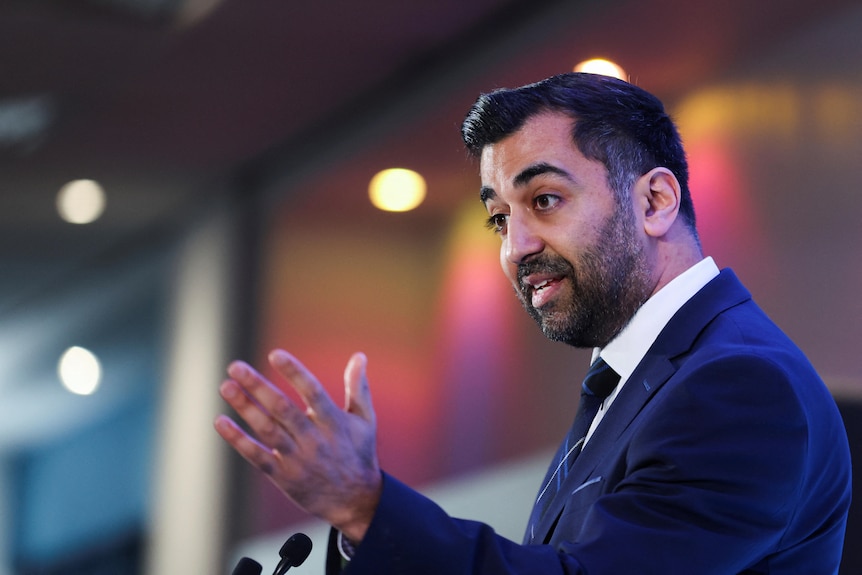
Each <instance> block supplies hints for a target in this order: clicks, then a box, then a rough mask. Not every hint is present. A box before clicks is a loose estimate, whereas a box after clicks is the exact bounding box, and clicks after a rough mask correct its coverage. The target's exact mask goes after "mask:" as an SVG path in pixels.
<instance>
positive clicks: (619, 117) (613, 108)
mask: <svg viewBox="0 0 862 575" xmlns="http://www.w3.org/2000/svg"><path fill="white" fill-rule="evenodd" d="M546 111H551V112H562V113H564V114H566V115H568V116H570V117H571V118H572V120H573V130H572V139H573V140H574V144H575V145H576V146H577V148H578V150H580V152H581V153H582V154H583V155H584V156H585V157H586V158H588V159H591V160H596V161H599V162H601V163H602V164H604V166H605V168H606V169H607V170H608V181H609V183H610V186H611V188H612V189H613V190H614V192H615V194H616V195H617V198H618V200H619V201H622V200H623V199H624V198H626V197H627V195H628V192H629V190H630V188H631V186H632V184H634V182H635V180H636V179H637V178H639V177H640V176H642V175H643V174H645V173H647V172H648V171H650V170H651V169H653V168H656V167H659V166H661V167H664V168H667V169H669V170H670V171H671V172H673V174H674V175H675V176H676V178H677V180H679V183H680V186H681V188H682V194H681V196H682V197H681V200H680V214H681V215H682V217H683V220H684V221H685V223H686V224H688V227H689V228H691V230H692V232H693V233H695V237H696V230H695V216H694V206H693V205H692V201H691V194H690V192H689V189H688V163H687V162H686V159H685V150H684V149H683V146H682V140H681V139H680V137H679V132H678V131H677V129H676V126H674V124H673V121H672V120H671V118H670V116H668V114H667V113H666V112H665V110H664V106H663V105H662V103H661V101H660V100H659V99H658V98H656V97H655V96H653V95H652V94H650V93H649V92H647V91H645V90H643V89H641V88H638V87H637V86H634V85H632V84H629V83H628V82H624V81H622V80H617V79H616V78H610V77H608V76H602V75H598V74H585V73H570V74H561V75H559V76H552V77H551V78H548V79H547V80H543V81H541V82H537V83H535V84H529V85H527V86H522V87H521V88H515V89H501V90H497V91H494V92H491V93H489V94H482V95H481V96H480V97H479V99H478V100H476V103H475V104H473V107H472V108H471V109H470V112H469V113H468V114H467V117H466V118H465V120H464V124H463V125H462V127H461V137H462V138H463V139H464V144H465V145H466V146H467V149H468V151H469V152H470V153H471V154H472V155H473V156H476V157H478V156H480V155H481V153H482V150H483V149H484V147H485V146H487V145H489V144H494V143H496V142H499V141H500V140H502V139H504V138H506V137H507V136H509V135H511V134H513V133H514V132H516V131H517V130H518V129H519V128H520V127H521V126H522V125H523V124H524V122H526V121H527V119H528V118H530V117H532V116H535V115H536V114H539V113H541V112H546Z"/></svg>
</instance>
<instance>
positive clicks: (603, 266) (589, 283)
mask: <svg viewBox="0 0 862 575" xmlns="http://www.w3.org/2000/svg"><path fill="white" fill-rule="evenodd" d="M533 273H548V274H552V275H555V276H558V277H560V278H565V279H568V280H569V281H568V283H569V289H570V293H569V294H568V296H566V295H565V294H563V297H561V298H558V299H557V300H555V301H551V302H548V303H547V304H545V305H543V306H542V307H541V308H536V307H533V305H532V303H531V291H532V288H531V287H530V286H529V285H527V284H526V283H525V282H524V281H523V278H525V277H526V276H528V275H530V274H533ZM650 276H651V274H650V270H649V266H648V263H647V259H646V255H645V254H644V249H643V246H642V245H641V244H640V243H639V242H638V241H637V238H635V235H634V214H632V212H631V210H630V209H625V208H623V207H622V206H620V207H619V209H617V210H615V211H614V213H613V214H612V215H611V216H610V217H609V218H608V219H607V220H606V221H605V223H604V225H603V226H602V228H601V230H600V231H599V237H598V239H597V240H596V242H595V243H594V244H593V245H592V246H590V247H588V248H587V249H586V250H585V251H584V252H583V253H582V254H581V255H580V256H578V258H577V260H576V261H575V262H569V261H568V260H567V259H565V258H563V257H562V256H560V255H557V254H544V253H543V254H540V255H538V256H536V257H535V258H533V259H529V260H528V261H526V262H524V263H522V264H521V265H519V266H518V285H517V287H516V288H515V292H516V294H517V296H518V299H519V300H520V301H521V304H522V305H523V306H524V309H525V310H527V313H528V314H529V315H530V317H532V318H533V319H534V320H535V321H536V323H537V324H538V325H539V327H540V328H541V329H542V333H544V334H545V337H547V338H548V339H551V340H553V341H560V342H563V343H567V344H569V345H571V346H574V347H586V348H590V347H604V346H605V345H607V344H608V342H610V341H611V340H612V339H613V338H614V337H616V335H617V334H618V333H619V332H620V331H622V329H623V328H624V327H625V326H626V325H627V324H628V322H629V321H630V320H631V318H632V316H634V314H635V312H636V311H637V310H638V308H640V307H641V306H642V305H643V303H644V302H645V301H646V300H647V299H648V298H649V296H650V294H651V293H652V290H653V287H654V283H653V282H652V280H651V277H650Z"/></svg>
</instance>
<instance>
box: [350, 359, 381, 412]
mask: <svg viewBox="0 0 862 575" xmlns="http://www.w3.org/2000/svg"><path fill="white" fill-rule="evenodd" d="M367 367H368V358H367V357H365V354H364V353H355V354H353V356H352V357H351V358H350V361H349V362H347V367H346V368H345V369H344V410H345V411H347V412H349V413H354V414H356V415H358V416H360V417H362V418H363V419H365V420H366V421H369V422H371V423H374V407H373V405H372V402H371V389H370V388H369V385H368V377H367V375H366V368H367Z"/></svg>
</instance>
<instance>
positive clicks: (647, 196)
mask: <svg viewBox="0 0 862 575" xmlns="http://www.w3.org/2000/svg"><path fill="white" fill-rule="evenodd" d="M635 190H636V194H637V202H636V204H635V205H637V206H639V208H640V209H641V210H642V211H641V214H640V215H641V216H642V217H643V226H644V231H645V232H646V233H647V235H648V236H651V237H654V238H659V237H662V236H664V235H665V234H667V233H668V231H669V230H670V228H671V226H672V225H673V223H674V222H675V221H676V219H677V215H678V214H679V202H680V194H681V191H680V185H679V180H677V179H676V176H674V175H673V172H671V171H670V170H668V169H667V168H661V167H659V168H653V169H652V170H650V171H649V172H647V173H646V174H644V175H643V176H641V177H640V179H639V180H638V182H637V184H636V185H635Z"/></svg>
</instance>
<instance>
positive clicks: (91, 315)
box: [0, 0, 862, 575]
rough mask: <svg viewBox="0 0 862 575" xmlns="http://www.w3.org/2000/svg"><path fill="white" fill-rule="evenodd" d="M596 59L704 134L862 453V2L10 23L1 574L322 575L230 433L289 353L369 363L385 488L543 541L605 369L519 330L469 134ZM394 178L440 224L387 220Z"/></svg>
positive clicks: (72, 4)
mask: <svg viewBox="0 0 862 575" xmlns="http://www.w3.org/2000/svg"><path fill="white" fill-rule="evenodd" d="M596 57H602V58H607V59H611V60H613V61H614V62H616V63H617V64H618V65H620V66H622V68H624V70H625V74H626V76H627V77H628V78H629V79H630V81H632V82H633V83H636V84H638V85H640V86H642V87H644V88H646V89H647V90H650V91H651V92H653V93H655V94H656V95H658V96H659V97H660V98H662V99H663V100H664V101H665V103H666V104H667V106H668V108H669V110H670V111H671V112H672V114H673V115H674V116H675V118H676V119H677V121H678V123H679V125H680V128H681V132H682V134H683V138H684V140H685V141H686V144H687V147H688V150H689V156H690V163H691V172H692V181H691V188H692V191H693V195H694V199H695V204H696V207H697V208H698V216H699V223H700V229H701V236H702V240H703V245H704V248H705V250H706V251H707V252H708V253H709V254H711V255H712V256H713V257H714V258H715V259H716V261H717V263H718V264H719V266H720V267H727V266H729V267H733V268H734V269H735V271H736V272H737V274H738V275H739V276H740V277H741V278H742V280H743V281H744V282H745V283H746V284H747V285H748V287H749V288H750V289H751V291H752V293H753V295H754V297H755V299H756V300H757V301H758V302H759V303H760V304H761V306H762V307H763V308H765V309H766V311H767V312H768V313H769V314H770V315H771V316H772V317H773V318H774V319H775V320H776V322H777V323H778V324H779V325H781V326H782V327H783V328H784V329H785V330H786V331H787V332H788V334H789V335H790V336H791V337H792V338H793V339H794V340H795V341H796V342H797V343H798V344H799V345H800V346H801V347H802V348H803V350H804V351H805V352H806V353H807V354H808V355H809V357H810V359H811V360H812V362H813V363H814V364H815V366H816V367H817V368H818V370H819V371H820V373H821V374H822V376H823V377H824V379H825V381H826V382H827V384H828V385H829V387H830V389H831V390H832V391H833V394H834V395H835V397H836V399H837V400H838V402H839V406H840V408H841V410H842V413H843V414H844V416H845V421H846V424H847V427H848V432H849V433H850V436H851V442H852V444H853V448H854V450H855V451H856V453H858V452H859V449H860V445H862V424H860V417H862V403H860V402H862V360H860V354H859V352H858V349H857V348H858V345H859V343H860V342H862V322H860V319H862V299H860V295H859V294H860V293H862V266H860V263H859V262H860V246H862V197H860V194H859V190H860V188H862V162H860V159H859V158H860V152H862V5H860V4H859V3H858V2H855V1H851V0H816V1H815V0H764V1H761V2H750V1H745V2H743V1H741V0H721V1H718V0H699V1H697V2H691V1H686V0H640V1H634V0H607V1H604V2H598V1H587V0H579V1H578V0H567V1H560V0H474V1H471V2H463V1H460V2H455V1H452V0H438V1H436V2H433V3H432V2H395V1H392V0H388V1H387V0H368V1H366V2H352V3H350V2H337V1H336V2H326V3H311V4H299V3H295V2H290V1H288V0H244V1H242V0H4V1H3V3H2V4H0V374H2V375H0V575H12V574H14V575H30V574H55V573H56V574H59V573H65V574H68V573H87V574H97V575H99V574H106V575H107V574H138V573H140V574H148V575H151V574H172V573H228V572H229V571H230V570H231V568H232V566H233V565H234V564H235V562H236V559H237V558H238V557H239V556H240V555H243V554H245V555H250V556H253V557H255V558H256V559H258V560H259V561H260V562H261V563H264V565H265V567H268V568H270V569H271V566H274V564H275V562H276V561H275V560H276V559H278V555H277V552H278V549H279V547H280V545H281V542H283V541H284V539H285V538H286V537H287V536H288V535H290V534H291V533H293V532H295V531H297V530H300V529H301V530H304V531H306V532H308V533H309V534H310V535H312V539H313V540H314V543H315V551H314V552H313V554H312V558H311V559H309V562H308V563H307V564H306V565H303V566H302V567H300V568H299V569H297V572H302V570H305V572H309V573H312V572H322V571H321V570H320V567H319V565H320V564H322V550H323V548H324V547H325V534H326V529H325V526H322V525H319V524H317V523H315V522H309V518H308V517H306V516H305V515H303V514H302V513H301V512H298V511H296V510H295V509H294V508H293V507H292V506H291V504H290V503H289V502H287V501H285V500H284V499H283V498H282V497H281V496H280V495H279V494H278V493H277V492H276V491H275V489H274V488H273V487H272V486H271V485H269V483H268V482H267V481H266V480H264V479H262V478H261V477H260V476H259V475H258V474H257V473H256V472H254V471H252V470H251V468H250V467H249V466H248V465H246V464H245V462H243V461H242V460H241V459H240V458H239V457H238V456H236V455H235V454H233V453H231V452H229V450H228V449H227V448H226V446H224V445H223V444H222V443H221V440H220V439H219V438H218V437H217V435H216V434H215V432H214V431H213V430H212V419H213V418H214V417H215V415H216V414H218V413H221V412H223V411H224V410H225V406H224V404H223V403H222V402H221V401H220V399H219V398H218V395H217V387H218V385H219V383H220V382H221V380H222V378H223V373H224V367H225V366H226V364H227V363H228V362H229V361H230V359H232V358H237V357H239V358H244V359H247V360H249V361H251V362H254V363H255V364H257V365H261V366H263V364H264V358H265V355H266V353H267V351H268V350H269V349H271V348H273V347H276V346H278V347H284V348H286V349H289V350H291V351H292V352H294V353H295V354H296V355H297V356H299V357H300V358H301V359H302V360H303V361H304V362H305V363H306V365H308V366H309V367H310V368H311V369H312V370H314V371H315V372H316V373H317V374H318V375H319V376H320V377H321V379H322V380H323V381H325V383H326V385H327V388H328V389H329V390H330V391H331V392H332V394H333V395H334V396H335V397H336V400H337V401H339V402H340V401H341V397H342V392H341V389H342V383H341V381H342V371H343V368H344V365H345V363H346V361H347V359H348V357H349V356H350V354H351V353H352V352H353V351H357V350H362V351H365V352H366V353H367V355H368V356H369V360H370V364H369V376H370V379H371V383H372V392H373V394H374V399H375V405H376V408H377V413H378V419H379V422H380V456H381V460H382V464H383V466H384V467H385V468H386V469H387V470H388V471H389V472H391V473H392V474H394V475H396V476H398V477H399V478H401V479H402V480H404V481H406V482H408V483H410V484H412V485H414V486H416V487H417V488H419V489H421V490H423V491H426V492H428V493H430V494H432V495H434V496H435V497H437V498H439V500H440V501H441V502H442V503H443V504H444V506H446V507H447V509H449V510H450V511H452V512H453V513H457V514H459V515H462V516H468V517H470V518H475V519H482V520H486V521H488V522H490V523H491V524H492V525H494V526H495V527H496V528H498V529H499V531H500V532H502V533H504V534H506V535H509V536H511V537H513V538H515V539H519V538H520V535H521V533H520V530H521V529H522V528H523V525H524V523H525V520H526V516H527V513H528V509H529V501H530V499H531V498H532V497H533V496H534V495H535V492H536V489H537V487H538V482H539V481H540V479H541V477H542V474H543V473H544V469H545V466H546V464H547V459H548V457H549V452H550V451H551V450H553V448H554V447H555V446H556V444H557V441H558V439H559V437H561V435H562V434H563V433H564V432H565V429H567V427H568V425H569V422H570V420H571V417H572V414H573V407H574V405H575V404H576V402H577V389H576V384H575V383H573V382H578V381H579V380H580V378H581V376H582V375H583V373H584V372H585V370H586V362H587V361H588V356H587V355H586V352H583V351H575V350H570V349H568V348H566V347H565V346H562V345H560V344H554V343H550V342H547V341H546V340H544V338H543V337H542V336H541V334H540V333H539V331H538V330H537V329H536V328H535V326H534V325H532V323H531V322H530V320H529V319H528V318H526V316H525V314H524V313H523V312H522V311H521V310H520V308H519V306H518V304H517V303H516V301H515V298H514V297H513V296H512V294H511V288H510V287H508V284H507V283H506V281H505V280H504V278H503V275H502V273H501V272H500V270H499V269H498V263H497V250H498V239H497V238H496V237H494V236H493V234H491V233H490V232H488V231H487V230H485V229H484V228H483V225H482V224H483V210H482V208H481V204H480V203H479V201H478V187H479V180H478V176H477V166H476V165H475V164H474V163H473V162H472V161H470V160H469V159H468V158H467V157H466V154H465V153H464V151H463V149H462V146H461V142H460V138H459V132H458V129H459V125H460V122H461V119H462V118H463V116H464V114H465V112H466V110H467V109H468V108H469V106H470V105H471V104H472V102H473V101H474V100H475V98H476V97H477V95H478V94H479V93H480V92H485V91H490V90H492V89H494V88H497V87H502V86H508V87H513V86H517V85H521V84H525V83H528V82H532V81H536V80H539V79H542V78H544V77H546V76H549V75H552V74H556V73H560V72H566V71H569V70H571V69H572V68H573V67H574V66H575V65H577V64H578V63H579V62H581V61H583V60H587V59H590V58H596ZM387 168H402V169H409V170H413V171H415V172H417V173H418V174H420V175H421V176H422V178H423V179H424V182H425V184H426V190H427V192H426V195H425V198H424V201H423V202H422V203H421V204H420V205H418V207H416V208H415V209H412V210H410V211H404V212H389V211H383V210H381V209H379V208H377V207H375V206H374V205H372V203H371V202H370V200H369V193H368V188H369V182H370V181H371V179H372V178H373V177H374V176H375V174H377V173H378V172H379V171H381V170H384V169H387ZM72 182H74V185H71V186H67V184H70V183H72ZM61 190H63V191H62V193H61ZM82 198H83V200H82ZM67 201H69V202H71V203H66V202H67ZM82 201H83V204H82V203H81V202H82ZM85 222H90V223H85ZM859 457H860V456H858V455H857V459H859ZM860 473H862V472H860ZM860 473H857V476H858V475H860ZM857 485H858V480H857ZM856 508H857V509H858V508H859V505H858V504H857V505H856ZM860 537H862V521H860V512H859V511H854V513H853V515H852V517H851V521H850V526H849V530H848V538H847V539H848V541H850V542H853V541H859V540H860V539H859V538H860ZM855 547H858V546H855ZM859 572H862V552H860V550H859V549H858V548H854V546H853V545H848V546H847V549H846V550H845V557H844V563H843V565H842V573H845V574H850V573H859Z"/></svg>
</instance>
